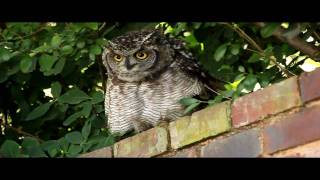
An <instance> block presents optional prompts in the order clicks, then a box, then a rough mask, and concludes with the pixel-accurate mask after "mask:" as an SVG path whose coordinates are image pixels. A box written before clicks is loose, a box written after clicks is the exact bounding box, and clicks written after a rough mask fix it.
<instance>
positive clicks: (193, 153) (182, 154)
mask: <svg viewBox="0 0 320 180" xmlns="http://www.w3.org/2000/svg"><path fill="white" fill-rule="evenodd" d="M172 157H173V158H192V157H198V152H197V149H196V148H193V147H192V148H188V149H184V150H181V151H179V152H177V153H176V154H175V155H174V156H172Z"/></svg>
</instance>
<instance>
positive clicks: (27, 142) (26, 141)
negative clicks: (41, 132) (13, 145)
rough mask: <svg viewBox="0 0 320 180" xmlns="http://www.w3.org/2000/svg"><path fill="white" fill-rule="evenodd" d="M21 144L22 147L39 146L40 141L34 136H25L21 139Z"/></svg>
mask: <svg viewBox="0 0 320 180" xmlns="http://www.w3.org/2000/svg"><path fill="white" fill-rule="evenodd" d="M21 146H22V148H28V147H31V146H40V143H39V142H38V140H37V139H35V138H32V137H25V138H24V139H23V141H22V144H21Z"/></svg>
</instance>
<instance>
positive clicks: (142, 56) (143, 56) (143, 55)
mask: <svg viewBox="0 0 320 180" xmlns="http://www.w3.org/2000/svg"><path fill="white" fill-rule="evenodd" d="M135 56H136V58H138V59H140V60H144V59H146V58H147V57H148V53H146V52H144V51H140V52H137V53H136V54H135Z"/></svg>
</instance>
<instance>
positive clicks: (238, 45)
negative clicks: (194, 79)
mask: <svg viewBox="0 0 320 180" xmlns="http://www.w3.org/2000/svg"><path fill="white" fill-rule="evenodd" d="M156 26H161V27H164V29H165V33H167V34H168V35H169V36H174V37H177V38H181V39H184V40H185V41H186V42H187V43H188V48H189V49H190V50H191V51H192V52H193V53H194V54H195V56H196V57H197V58H198V60H199V61H200V64H201V65H202V67H203V68H204V69H205V70H207V71H208V72H209V73H210V74H211V75H212V76H213V77H215V78H217V79H220V80H221V81H222V82H225V85H224V87H225V88H224V89H222V90H221V91H219V92H217V94H216V95H215V96H214V98H213V99H210V100H208V101H203V100H198V99H194V98H186V99H183V100H181V102H180V103H182V104H184V105H186V113H188V112H190V111H192V110H193V109H194V108H196V107H197V106H199V105H200V104H205V105H212V104H215V103H218V102H221V101H223V100H225V99H234V98H236V97H238V96H241V95H243V94H246V93H249V92H252V91H255V90H257V89H259V88H264V87H266V86H268V85H270V84H272V83H275V82H277V81H280V80H282V79H284V78H288V77H290V76H294V75H298V74H300V73H301V72H302V71H303V70H305V68H308V67H311V68H313V67H316V66H319V63H318V62H316V61H319V53H318V52H319V51H318V49H319V42H320V38H319V27H318V26H319V25H318V24H316V23H217V22H206V23H200V22H196V23H185V22H182V23H116V22H115V23H111V22H110V23H0V35H1V36H0V122H1V135H0V145H1V149H0V154H1V155H2V156H4V157H75V156H77V155H78V154H81V153H84V152H89V151H92V150H95V149H98V148H101V147H105V146H109V145H112V144H113V143H114V142H115V141H116V140H117V138H119V137H116V136H115V135H111V134H110V133H109V132H108V129H106V128H105V127H104V125H105V123H106V121H107V118H105V115H104V104H103V100H104V95H103V92H104V88H105V76H104V73H105V70H104V68H103V66H102V64H101V53H102V48H103V46H104V45H105V44H106V43H107V40H108V39H111V38H112V37H115V36H117V35H120V34H122V33H124V32H126V31H131V30H137V29H141V28H154V27H156Z"/></svg>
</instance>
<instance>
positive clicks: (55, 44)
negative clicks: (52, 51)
mask: <svg viewBox="0 0 320 180" xmlns="http://www.w3.org/2000/svg"><path fill="white" fill-rule="evenodd" d="M61 43H62V38H61V37H60V36H59V35H55V36H53V37H52V39H51V46H52V47H53V48H57V47H59V46H60V44H61Z"/></svg>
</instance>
